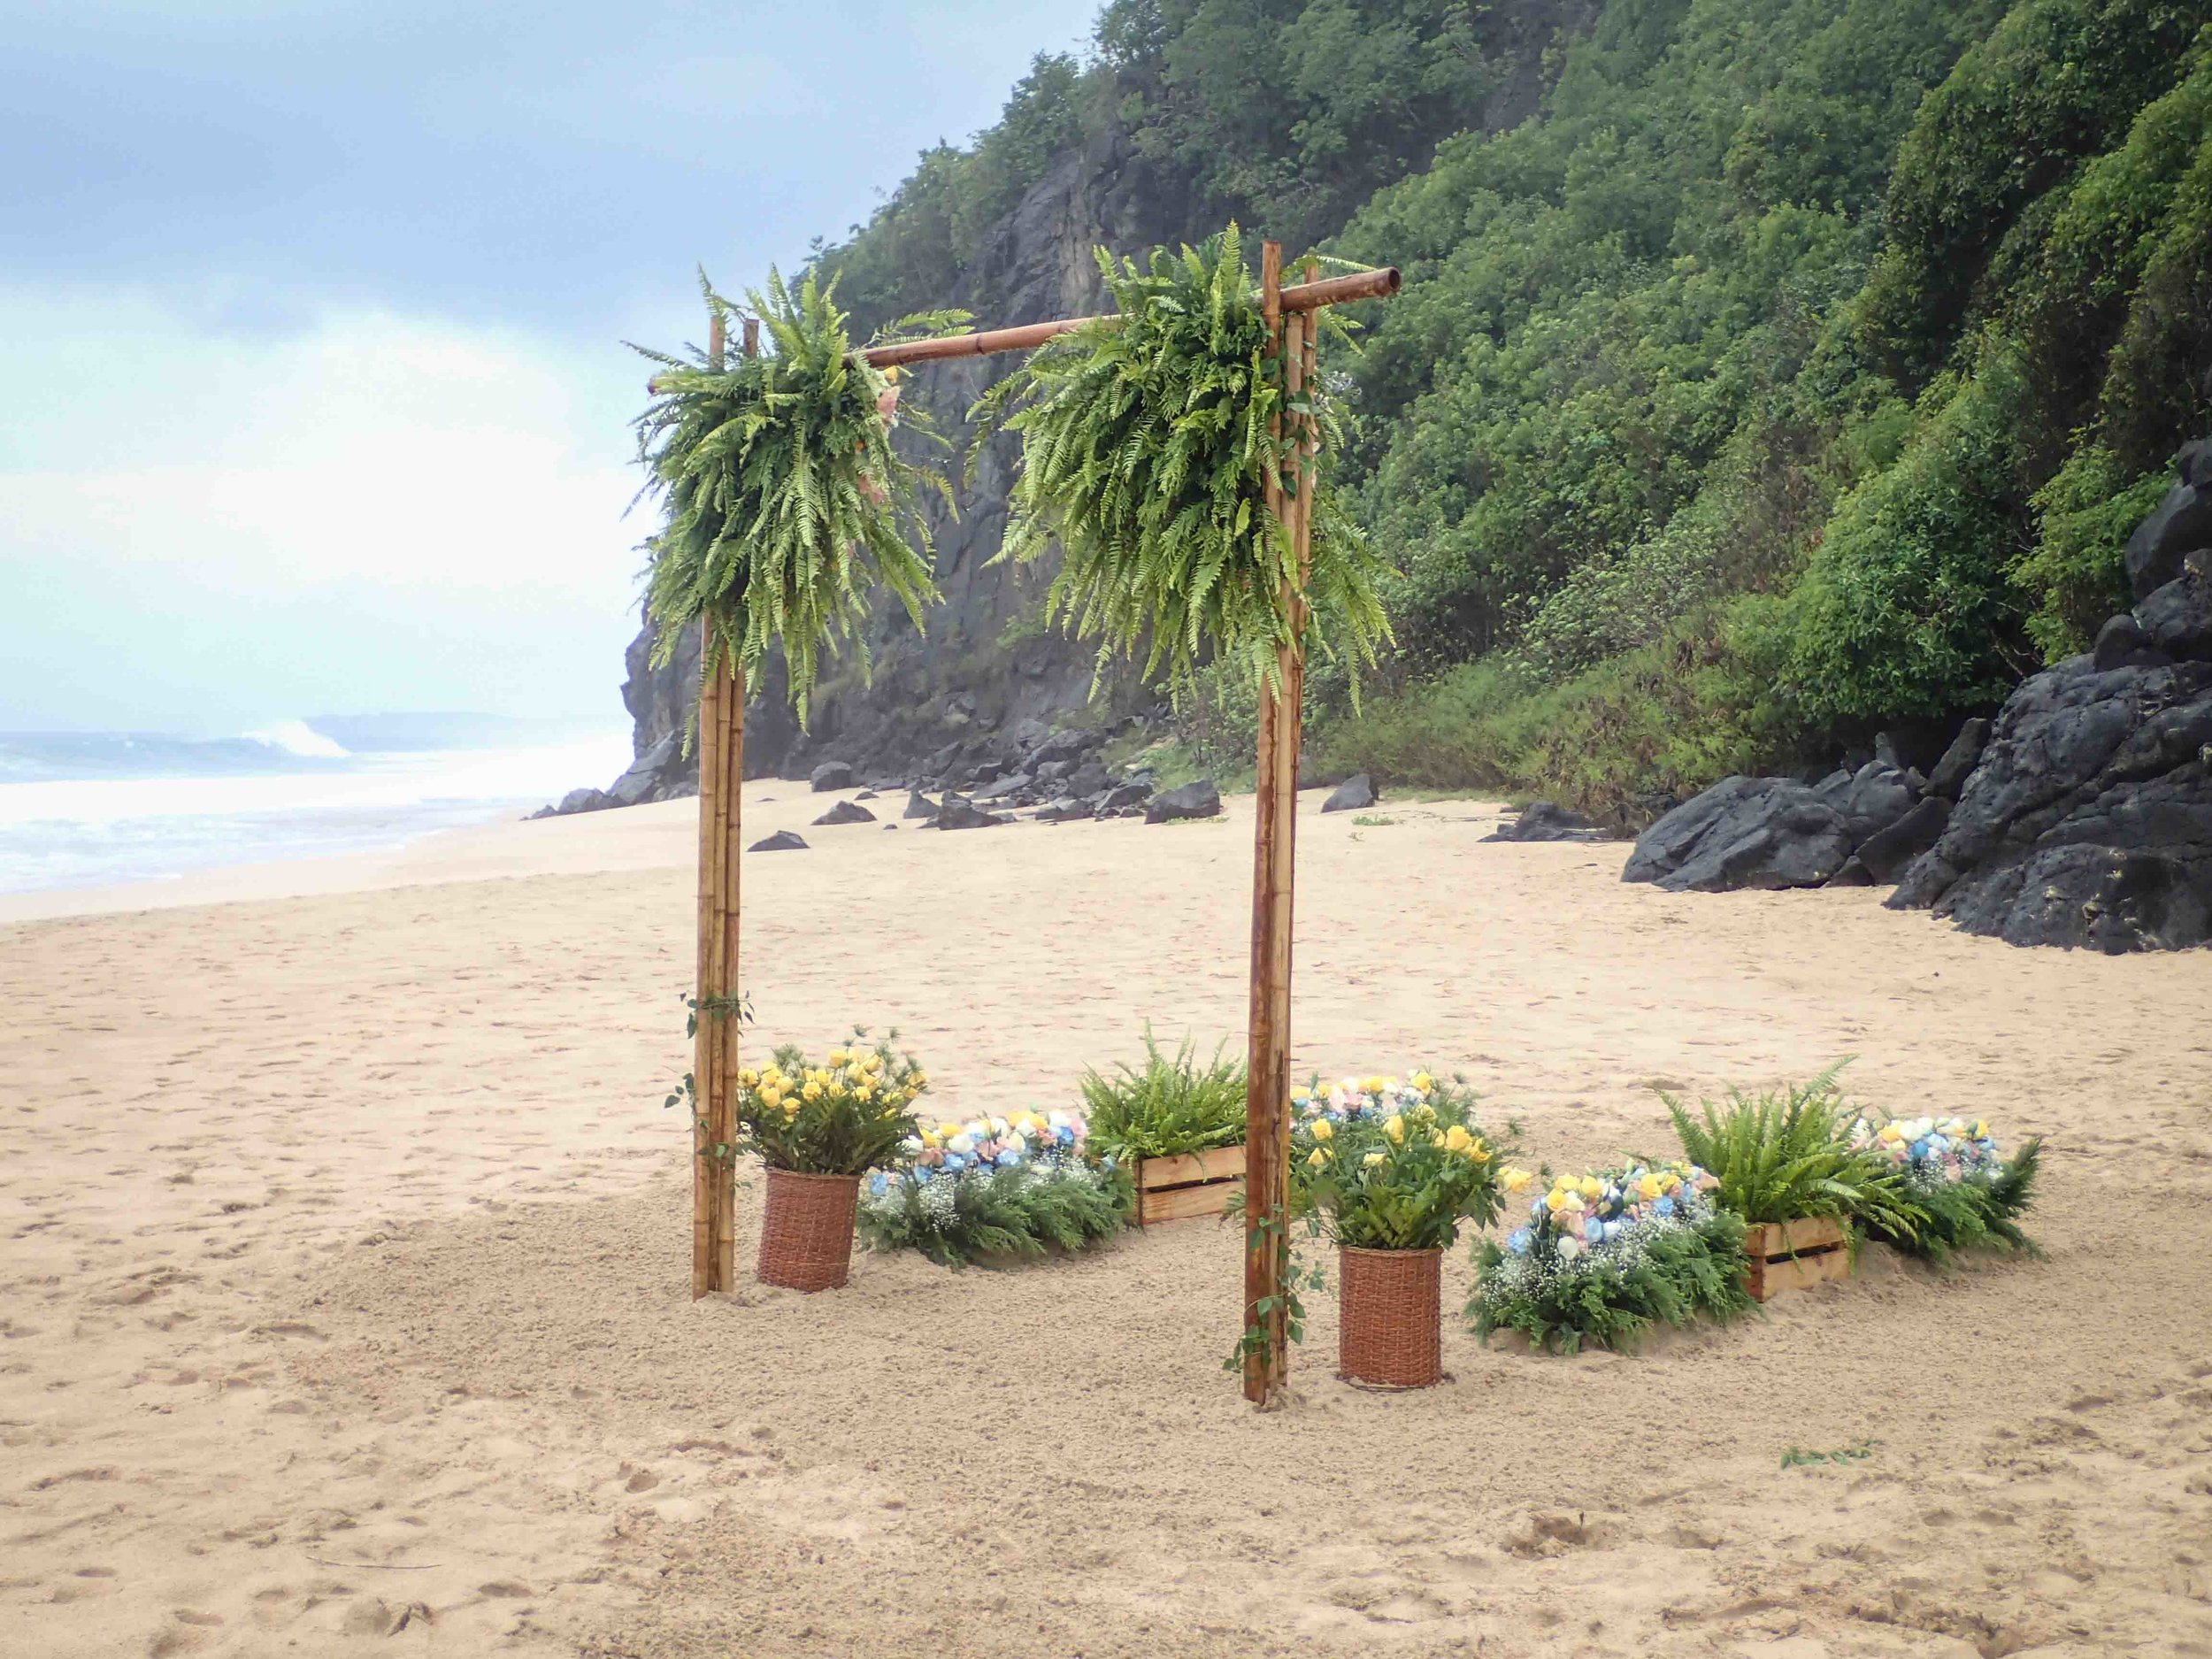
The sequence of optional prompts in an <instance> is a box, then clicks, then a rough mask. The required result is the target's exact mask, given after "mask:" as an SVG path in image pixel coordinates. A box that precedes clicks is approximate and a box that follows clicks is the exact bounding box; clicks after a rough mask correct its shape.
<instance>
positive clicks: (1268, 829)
mask: <svg viewBox="0 0 2212 1659" xmlns="http://www.w3.org/2000/svg"><path fill="white" fill-rule="evenodd" d="M1282 284H1283V247H1282V244H1281V243H1280V242H1263V243H1262V244H1261V248H1260V309H1261V314H1262V316H1263V318H1264V319H1265V320H1266V324H1267V332H1268V339H1269V342H1270V349H1271V350H1272V351H1273V352H1275V353H1276V354H1277V356H1278V357H1279V360H1280V359H1281V354H1282V353H1283V350H1284V348H1285V345H1286V340H1285V337H1284V336H1285V330H1284V326H1283V306H1282ZM1275 431H1276V433H1277V434H1278V435H1279V434H1280V432H1281V421H1280V419H1278V420H1277V421H1276V423H1275ZM1266 499H1267V508H1268V511H1269V512H1270V513H1271V514H1272V515H1273V516H1274V518H1276V520H1277V522H1278V523H1279V524H1282V525H1283V526H1285V528H1286V529H1287V528H1288V527H1289V523H1288V519H1287V517H1286V512H1287V508H1286V502H1285V499H1284V495H1283V488H1282V479H1281V475H1280V472H1279V471H1271V472H1270V475H1269V477H1268V480H1267V484H1266ZM1288 690H1289V687H1288V686H1287V685H1286V686H1284V687H1281V688H1280V690H1279V691H1274V692H1263V695H1262V696H1261V698H1260V731H1259V745H1258V754H1257V757H1256V766H1255V779H1254V803H1253V820H1254V821H1253V828H1252V965H1251V1010H1250V1021H1249V1029H1248V1041H1249V1046H1248V1050H1247V1054H1246V1079H1245V1097H1244V1131H1245V1164H1244V1328H1245V1331H1246V1332H1247V1333H1248V1334H1254V1333H1256V1335H1257V1337H1258V1340H1256V1341H1250V1342H1248V1343H1247V1345H1246V1348H1245V1350H1244V1397H1245V1398H1246V1399H1247V1400H1249V1401H1251V1402H1253V1403H1254V1404H1256V1405H1265V1404H1268V1403H1269V1402H1271V1400H1272V1399H1273V1398H1274V1396H1275V1394H1276V1393H1277V1391H1278V1390H1279V1388H1280V1387H1281V1386H1282V1381H1283V1371H1284V1359H1285V1354H1284V1349H1285V1348H1286V1339H1287V1334H1288V1319H1287V1317H1286V1307H1285V1304H1284V1294H1285V1286H1284V1284H1283V1257H1284V1249H1283V1245H1284V1234H1283V1231H1282V1229H1283V1226H1284V1225H1285V1222H1286V1201H1287V1200H1288V1197H1289V1182H1288V1179H1287V1177H1288V1170H1287V1168H1286V1161H1285V1156H1284V1154H1285V1151H1286V1141H1287V1135H1288V1118H1289V1104H1290V1102H1289V1097H1288V1090H1287V1087H1286V1084H1287V1079H1288V1078H1289V1075H1290V974H1289V969H1290V949H1289V946H1290V941H1289V939H1288V937H1287V933H1286V929H1285V928H1284V927H1283V926H1282V924H1283V921H1284V919H1285V917H1286V910H1285V908H1284V904H1283V900H1284V898H1285V897H1286V896H1287V895H1285V894H1283V893H1282V892H1281V891H1280V884H1281V879H1282V874H1283V871H1284V869H1285V861H1284V855H1283V850H1282V843H1283V842H1284V841H1285V839H1286V836H1287V835H1288V834H1289V833H1291V831H1290V820H1291V818H1292V815H1293V812H1294V810H1295V807H1296V804H1297V797H1296V795H1295V793H1294V791H1295V789H1296V787H1297V782H1298V780H1297V773H1296V770H1295V767H1294V768H1293V770H1292V772H1290V774H1289V775H1288V776H1287V777H1286V776H1285V775H1284V774H1283V772H1282V764H1281V759H1282V754H1283V742H1282V735H1281V728H1282V726H1284V724H1285V723H1286V722H1287V723H1288V724H1289V725H1290V726H1292V727H1293V729H1295V727H1296V725H1297V721H1298V705H1297V704H1296V703H1293V702H1288V701H1286V697H1285V695H1283V694H1284V693H1286V692H1287V691H1288Z"/></svg>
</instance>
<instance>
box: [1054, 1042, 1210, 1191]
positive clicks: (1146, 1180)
mask: <svg viewBox="0 0 2212 1659" xmlns="http://www.w3.org/2000/svg"><path fill="white" fill-rule="evenodd" d="M1225 1046H1226V1045H1224V1047H1225ZM1144 1053H1145V1063H1144V1065H1143V1067H1142V1069H1141V1070H1140V1069H1138V1068H1136V1067H1134V1066H1131V1065H1129V1064H1121V1065H1118V1066H1117V1067H1116V1068H1115V1069H1114V1073H1113V1075H1112V1076H1110V1077H1109V1076H1103V1075H1102V1074H1101V1073H1099V1072H1097V1071H1086V1072H1085V1073H1084V1074H1083V1079H1082V1089H1083V1104H1084V1108H1085V1110H1086V1113H1087V1117H1088V1119H1089V1123H1090V1136H1091V1146H1092V1148H1093V1150H1094V1153H1095V1154H1096V1155H1097V1156H1102V1157H1105V1158H1108V1159H1110V1160H1112V1162H1113V1163H1114V1164H1117V1165H1118V1166H1120V1167H1122V1168H1125V1169H1127V1170H1128V1171H1130V1178H1131V1188H1130V1190H1131V1192H1132V1194H1133V1203H1134V1208H1135V1212H1136V1222H1137V1225H1139V1226H1141V1227H1147V1226H1150V1225H1152V1224H1153V1223H1155V1222H1157V1221H1172V1220H1176V1219H1179V1218H1180V1217H1186V1216H1217V1215H1219V1214H1221V1213H1222V1211H1223V1210H1225V1208H1226V1207H1227V1205H1228V1202H1229V1200H1230V1198H1231V1197H1232V1196H1233V1194H1236V1193H1238V1192H1240V1191H1241V1190H1242V1188H1243V1181H1244V1123H1245V1112H1244V1106H1245V1083H1244V1065H1243V1063H1242V1062H1241V1061H1237V1060H1232V1059H1228V1058H1226V1057H1225V1056H1224V1054H1223V1052H1222V1049H1221V1048H1216V1049H1215V1050H1214V1056H1213V1058H1212V1060H1210V1061H1209V1062H1206V1063H1204V1064H1201V1063H1200V1062H1199V1060H1198V1058H1197V1056H1196V1054H1195V1052H1194V1049H1193V1048H1192V1046H1191V1043H1190V1041H1189V1039H1187V1038H1186V1039H1185V1040H1184V1041H1183V1043H1182V1045H1181V1046H1180V1047H1179V1048H1178V1049H1177V1050H1176V1052H1175V1054H1174V1056H1173V1057H1172V1058H1171V1057H1170V1056H1167V1055H1166V1054H1164V1053H1163V1052H1162V1051H1161V1048H1160V1045H1159V1044H1158V1042H1157V1041H1155V1040H1154V1038H1153V1035H1152V1028H1151V1027H1150V1026H1149V1025H1147V1026H1146V1027H1145V1032H1144Z"/></svg>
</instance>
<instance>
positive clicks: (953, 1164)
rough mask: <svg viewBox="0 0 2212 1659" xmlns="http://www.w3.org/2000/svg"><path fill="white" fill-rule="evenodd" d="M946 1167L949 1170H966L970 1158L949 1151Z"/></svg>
mask: <svg viewBox="0 0 2212 1659" xmlns="http://www.w3.org/2000/svg"><path fill="white" fill-rule="evenodd" d="M945 1167H946V1168H947V1169H948V1170H964V1169H966V1168H967V1167H968V1160H967V1159H965V1158H964V1157H962V1156H960V1155H959V1154H958V1153H957V1152H948V1153H946V1154H945Z"/></svg>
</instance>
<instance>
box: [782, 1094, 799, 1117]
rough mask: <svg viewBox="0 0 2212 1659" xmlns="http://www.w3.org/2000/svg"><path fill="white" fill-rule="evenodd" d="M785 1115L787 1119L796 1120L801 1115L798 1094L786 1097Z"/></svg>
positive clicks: (784, 1104) (784, 1103)
mask: <svg viewBox="0 0 2212 1659" xmlns="http://www.w3.org/2000/svg"><path fill="white" fill-rule="evenodd" d="M783 1115H784V1116H785V1117H786V1118H796V1117H797V1116H798V1115H799V1097H798V1096H797V1095H796V1094H789V1095H786V1096H785V1097H784V1102H783Z"/></svg>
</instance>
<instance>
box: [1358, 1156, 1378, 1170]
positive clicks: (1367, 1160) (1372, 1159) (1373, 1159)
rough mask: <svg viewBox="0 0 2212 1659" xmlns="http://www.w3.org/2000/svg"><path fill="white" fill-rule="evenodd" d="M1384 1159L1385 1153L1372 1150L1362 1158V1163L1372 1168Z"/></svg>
mask: <svg viewBox="0 0 2212 1659" xmlns="http://www.w3.org/2000/svg"><path fill="white" fill-rule="evenodd" d="M1382 1161H1383V1155H1382V1154H1381V1153H1379V1152H1370V1153H1369V1154H1368V1155H1367V1156H1365V1157H1363V1158H1362V1159H1361V1160H1360V1162H1361V1163H1362V1164H1365V1165H1366V1166H1367V1167H1368V1168H1369V1169H1373V1168H1374V1167H1375V1165H1377V1164H1380V1163H1381V1162H1382Z"/></svg>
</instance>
